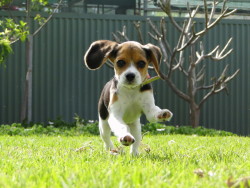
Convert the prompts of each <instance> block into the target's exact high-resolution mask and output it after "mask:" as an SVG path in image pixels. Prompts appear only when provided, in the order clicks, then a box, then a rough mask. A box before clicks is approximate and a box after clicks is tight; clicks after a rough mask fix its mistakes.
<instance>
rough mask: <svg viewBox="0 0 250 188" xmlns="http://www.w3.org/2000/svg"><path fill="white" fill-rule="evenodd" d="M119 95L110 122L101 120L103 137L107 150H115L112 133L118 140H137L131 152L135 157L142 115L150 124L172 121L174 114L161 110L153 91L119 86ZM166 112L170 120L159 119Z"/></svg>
mask: <svg viewBox="0 0 250 188" xmlns="http://www.w3.org/2000/svg"><path fill="white" fill-rule="evenodd" d="M117 95H118V101H116V102H114V103H113V104H111V105H110V106H109V109H108V110H109V117H108V120H107V121H106V120H102V119H101V118H99V121H100V123H99V128H100V133H101V137H102V139H103V141H104V143H105V147H106V149H113V144H112V142H111V140H110V133H111V131H112V132H114V134H115V135H116V136H117V137H118V140H120V139H121V138H123V137H125V136H130V137H131V138H133V139H134V140H135V142H134V143H133V144H132V146H131V151H130V152H131V153H132V154H133V155H137V154H138V147H139V145H140V141H141V125H140V116H141V113H142V112H143V113H144V114H145V115H146V117H147V119H148V120H149V121H150V122H156V121H163V120H170V119H171V117H172V113H171V112H170V111H169V110H167V109H164V110H161V109H160V108H159V107H158V106H156V105H155V101H154V97H153V93H152V91H151V90H148V91H144V92H140V88H139V87H136V88H133V89H131V88H127V87H123V86H122V85H119V84H118V88H117ZM166 111H167V112H169V113H171V117H170V118H168V119H161V120H160V119H158V118H157V117H158V116H159V115H160V114H161V113H164V112H166ZM108 125H109V126H108Z"/></svg>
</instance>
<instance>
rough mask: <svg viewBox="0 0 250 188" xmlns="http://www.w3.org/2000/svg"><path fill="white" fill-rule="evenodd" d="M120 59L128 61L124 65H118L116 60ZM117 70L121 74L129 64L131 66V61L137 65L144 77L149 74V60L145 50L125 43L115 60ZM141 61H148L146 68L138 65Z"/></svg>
mask: <svg viewBox="0 0 250 188" xmlns="http://www.w3.org/2000/svg"><path fill="white" fill-rule="evenodd" d="M119 60H123V61H125V62H126V65H125V66H123V67H121V68H120V67H118V66H117V64H116V62H117V61H119ZM114 61H115V62H114V63H115V70H116V74H117V75H121V74H122V73H123V72H124V71H125V70H126V69H127V68H128V67H129V66H131V63H133V64H134V65H135V67H137V69H138V71H139V72H140V74H141V76H142V78H144V79H145V78H146V76H147V74H148V64H149V62H148V60H147V59H146V54H145V51H144V50H143V49H142V48H140V47H137V46H134V45H131V44H123V45H122V47H121V49H120V50H119V52H118V54H117V56H116V58H115V60H114ZM139 61H144V62H145V63H146V66H145V67H144V68H139V67H138V66H137V63H138V62H139Z"/></svg>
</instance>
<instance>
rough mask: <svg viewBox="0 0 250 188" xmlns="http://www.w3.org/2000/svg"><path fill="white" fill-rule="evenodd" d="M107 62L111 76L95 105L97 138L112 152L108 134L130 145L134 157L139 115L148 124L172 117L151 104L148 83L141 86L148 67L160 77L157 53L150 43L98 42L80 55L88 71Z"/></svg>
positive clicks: (158, 53) (139, 139) (158, 49)
mask: <svg viewBox="0 0 250 188" xmlns="http://www.w3.org/2000/svg"><path fill="white" fill-rule="evenodd" d="M107 60H109V61H110V62H111V63H113V65H114V71H115V76H114V78H113V79H111V80H110V81H109V82H108V83H107V84H106V85H105V86H104V89H103V91H102V93H101V97H100V100H99V103H98V112H99V130H100V135H101V138H102V140H103V141H104V144H105V147H106V149H107V150H112V149H114V145H113V143H112V141H111V140H110V135H111V131H112V132H114V134H115V136H117V137H118V140H119V141H120V142H121V144H123V145H125V146H130V145H131V149H130V153H132V154H133V155H137V154H138V147H139V145H140V141H141V139H142V136H141V124H140V116H141V114H142V113H143V114H145V115H146V118H147V120H148V121H150V122H162V121H166V120H167V121H169V120H170V119H171V118H172V113H171V112H170V111H169V110H168V109H163V110H162V109H160V108H159V107H158V106H156V105H155V100H154V97H153V90H152V86H151V84H145V85H143V82H144V81H145V80H147V78H148V76H149V75H148V67H149V66H153V67H154V69H155V71H156V73H157V74H158V75H159V76H161V72H160V71H159V63H160V60H161V51H160V48H158V47H157V46H154V45H152V44H147V45H141V44H140V43H138V42H135V41H128V42H124V43H121V44H119V43H117V42H113V41H109V40H99V41H95V42H93V43H92V44H91V45H90V47H89V49H88V50H87V52H86V54H85V56H84V63H85V65H86V66H87V67H88V68H89V69H91V70H95V69H98V68H100V67H101V66H102V65H103V64H104V63H105V62H106V61H107Z"/></svg>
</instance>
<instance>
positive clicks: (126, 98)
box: [116, 90, 142, 124]
mask: <svg viewBox="0 0 250 188" xmlns="http://www.w3.org/2000/svg"><path fill="white" fill-rule="evenodd" d="M141 97H142V96H141V93H140V92H139V91H137V90H136V91H134V90H133V91H123V92H119V93H118V101H117V104H116V106H117V107H118V108H119V110H120V113H121V115H122V119H123V121H124V122H125V123H127V124H129V123H133V122H134V121H136V120H137V119H138V118H139V117H140V116H141V113H142V107H141Z"/></svg>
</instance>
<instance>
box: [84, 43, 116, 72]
mask: <svg viewBox="0 0 250 188" xmlns="http://www.w3.org/2000/svg"><path fill="white" fill-rule="evenodd" d="M117 44H118V43H116V42H113V41H109V40H98V41H95V42H93V43H92V44H91V45H90V47H89V49H88V50H87V52H86V53H85V55H84V63H85V65H86V66H87V67H88V68H89V69H92V70H95V69H98V68H100V67H101V66H102V65H103V64H104V63H105V62H106V61H107V59H108V58H111V57H110V55H111V52H112V51H113V49H114V48H115V46H117Z"/></svg>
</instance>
